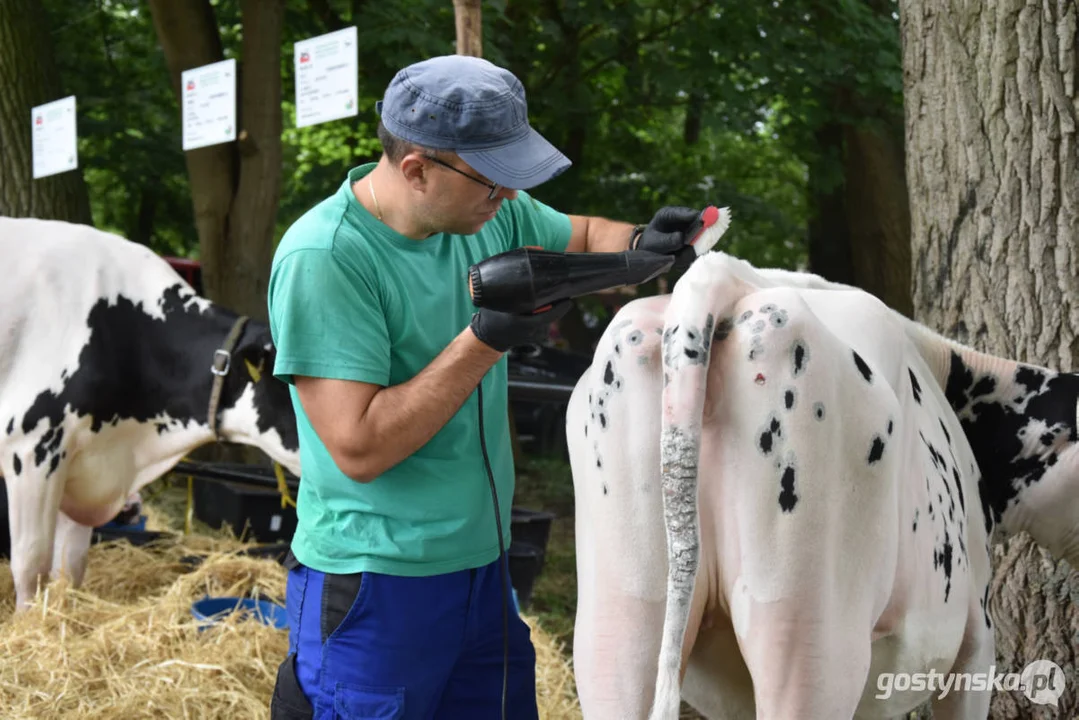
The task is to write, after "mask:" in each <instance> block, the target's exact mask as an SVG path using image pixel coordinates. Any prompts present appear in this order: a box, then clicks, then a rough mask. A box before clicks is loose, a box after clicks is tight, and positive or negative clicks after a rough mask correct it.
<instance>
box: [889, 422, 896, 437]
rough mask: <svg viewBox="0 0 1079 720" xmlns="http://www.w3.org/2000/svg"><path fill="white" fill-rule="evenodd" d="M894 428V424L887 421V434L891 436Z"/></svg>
mask: <svg viewBox="0 0 1079 720" xmlns="http://www.w3.org/2000/svg"><path fill="white" fill-rule="evenodd" d="M894 428H895V422H893V421H892V420H888V434H889V435H891V434H892V430H893V429H894Z"/></svg>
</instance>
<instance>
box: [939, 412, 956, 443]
mask: <svg viewBox="0 0 1079 720" xmlns="http://www.w3.org/2000/svg"><path fill="white" fill-rule="evenodd" d="M937 422H939V423H940V430H941V432H943V433H944V440H945V441H946V442H947V443H948V447H951V445H952V434H951V433H949V432H948V428H947V427H945V426H944V419H943V418H939V417H938V418H937Z"/></svg>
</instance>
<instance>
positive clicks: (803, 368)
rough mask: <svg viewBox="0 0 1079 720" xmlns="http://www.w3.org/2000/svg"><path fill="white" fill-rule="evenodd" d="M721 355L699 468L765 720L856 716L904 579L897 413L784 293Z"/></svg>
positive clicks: (879, 387) (726, 588) (738, 318)
mask: <svg viewBox="0 0 1079 720" xmlns="http://www.w3.org/2000/svg"><path fill="white" fill-rule="evenodd" d="M713 353H714V354H715V355H717V360H718V361H719V362H717V363H716V366H715V367H716V371H717V372H718V373H720V375H721V376H720V377H719V378H716V379H714V380H713V379H710V380H709V383H710V384H712V382H713V381H714V382H715V383H716V385H717V386H718V387H720V388H722V393H721V396H720V398H719V399H717V401H716V415H717V421H716V422H717V425H718V426H719V427H721V428H722V429H723V431H722V432H719V433H715V436H716V445H715V447H714V448H713V449H709V450H708V453H707V454H702V458H701V463H702V465H706V466H712V467H718V468H722V470H721V472H722V474H723V476H724V478H725V482H724V485H723V488H722V489H723V495H722V496H721V497H720V498H717V499H713V500H711V501H709V502H710V503H711V504H712V505H714V506H716V507H717V511H718V512H719V522H720V523H721V528H727V530H726V531H724V532H719V533H717V534H718V536H719V537H721V538H723V543H722V549H721V552H722V553H723V560H722V561H721V564H722V566H723V567H724V578H723V583H722V585H723V590H722V591H723V592H724V594H725V595H726V599H727V606H728V607H729V608H730V614H731V618H732V623H733V626H734V629H735V634H736V636H737V637H738V642H739V645H740V647H741V649H742V653H743V656H744V657H745V660H746V666H747V667H748V669H749V672H750V675H751V676H752V678H753V688H754V700H755V706H756V710H757V718H758V719H759V720H767V719H773V718H774V719H777V720H779V719H783V720H786V719H788V718H851V717H853V716H854V714H855V711H856V709H857V707H858V703H859V700H860V698H861V695H862V692H863V689H864V686H865V682H866V678H867V676H868V673H869V668H870V658H871V641H872V636H871V633H872V629H873V627H874V624H875V622H876V619H877V618H878V617H879V615H880V613H881V612H882V610H883V608H884V607H885V605H886V603H887V599H888V597H889V595H890V592H891V586H892V579H893V578H894V574H895V561H894V558H895V552H896V551H895V545H896V542H897V539H896V530H895V527H894V523H893V524H890V523H888V522H887V521H886V519H887V517H888V511H889V508H890V507H894V503H895V492H896V490H895V488H896V475H897V467H898V464H897V463H898V461H899V459H900V458H901V455H902V448H900V447H898V445H899V443H898V442H897V441H896V435H897V430H898V428H899V423H900V422H901V417H900V412H899V411H900V407H899V404H898V402H897V400H896V398H895V395H894V393H893V392H891V390H890V387H889V386H888V384H887V383H886V382H885V381H883V379H882V378H881V377H880V375H879V374H871V373H869V372H868V371H867V370H865V369H864V368H863V366H862V365H861V364H860V360H861V359H860V358H857V357H855V356H854V355H853V353H852V351H851V349H850V348H849V347H848V346H846V345H845V344H843V343H842V342H840V341H839V340H838V338H836V337H835V336H834V335H833V334H832V333H831V332H829V331H828V329H827V328H826V327H825V326H824V325H823V324H822V323H821V322H820V321H819V320H818V319H817V318H816V317H815V316H814V315H813V314H812V312H811V311H810V310H809V308H808V307H807V306H806V305H805V303H804V302H803V301H802V300H801V298H800V297H799V296H798V294H797V293H795V292H794V291H792V290H789V289H770V290H764V291H760V292H757V293H755V294H753V295H751V296H749V297H747V298H745V299H744V300H742V301H740V302H739V304H738V306H737V308H736V310H735V314H734V326H733V328H732V329H731V332H730V334H729V337H727V338H726V339H724V340H719V339H717V340H716V343H715V347H714V348H713ZM867 376H868V377H869V378H870V379H867ZM702 502H704V500H703V499H702Z"/></svg>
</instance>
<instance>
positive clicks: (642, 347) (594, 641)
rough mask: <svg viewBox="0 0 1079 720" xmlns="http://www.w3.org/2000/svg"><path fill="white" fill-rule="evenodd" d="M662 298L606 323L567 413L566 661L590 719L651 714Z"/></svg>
mask: <svg viewBox="0 0 1079 720" xmlns="http://www.w3.org/2000/svg"><path fill="white" fill-rule="evenodd" d="M666 302H667V300H666V298H648V299H642V300H636V301H634V302H632V303H630V304H629V305H627V306H626V307H625V308H623V309H622V311H620V312H619V313H618V314H617V315H616V316H615V318H614V319H613V320H612V321H611V323H610V325H609V326H608V329H607V330H606V332H605V333H604V335H603V337H602V338H601V340H600V342H599V345H598V347H597V349H596V352H595V360H594V362H593V365H592V367H591V368H590V369H589V370H588V371H587V372H586V373H585V374H584V375H583V376H582V377H581V380H580V381H579V382H578V384H577V387H576V389H575V390H574V393H573V395H572V397H571V399H570V403H569V407H568V410H567V413H566V433H567V442H568V445H569V454H570V461H571V466H572V470H573V484H574V495H575V510H576V538H575V542H576V555H577V614H576V627H575V632H574V642H573V664H574V672H575V676H576V680H577V694H578V697H579V698H580V702H581V708H582V710H583V712H584V717H586V718H588V719H589V720H638V719H640V718H644V717H645V716H646V715H647V712H648V708H649V706H650V704H651V702H652V688H653V685H654V679H655V676H656V660H657V657H658V656H659V648H660V632H661V629H662V625H663V608H664V595H665V585H666V577H667V561H666V546H667V544H666V539H665V537H664V529H663V505H662V499H661V497H660V482H659V473H660V467H659V421H660V394H661V393H660V391H661V383H662V367H661V364H660V357H659V345H660V339H661V335H660V333H661V332H662V328H663V308H664V307H665V306H666Z"/></svg>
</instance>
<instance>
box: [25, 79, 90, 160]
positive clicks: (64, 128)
mask: <svg viewBox="0 0 1079 720" xmlns="http://www.w3.org/2000/svg"><path fill="white" fill-rule="evenodd" d="M30 127H31V130H32V133H31V135H32V138H33V140H32V146H33V155H34V179H35V180H36V179H37V178H43V177H48V176H49V175H56V174H58V173H62V172H67V171H68V170H74V169H76V168H77V167H79V147H78V138H77V134H76V129H75V96H74V95H70V96H68V97H66V98H63V99H61V100H55V101H53V102H51V103H46V104H45V105H38V106H37V107H35V108H32V109H31V110H30Z"/></svg>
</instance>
